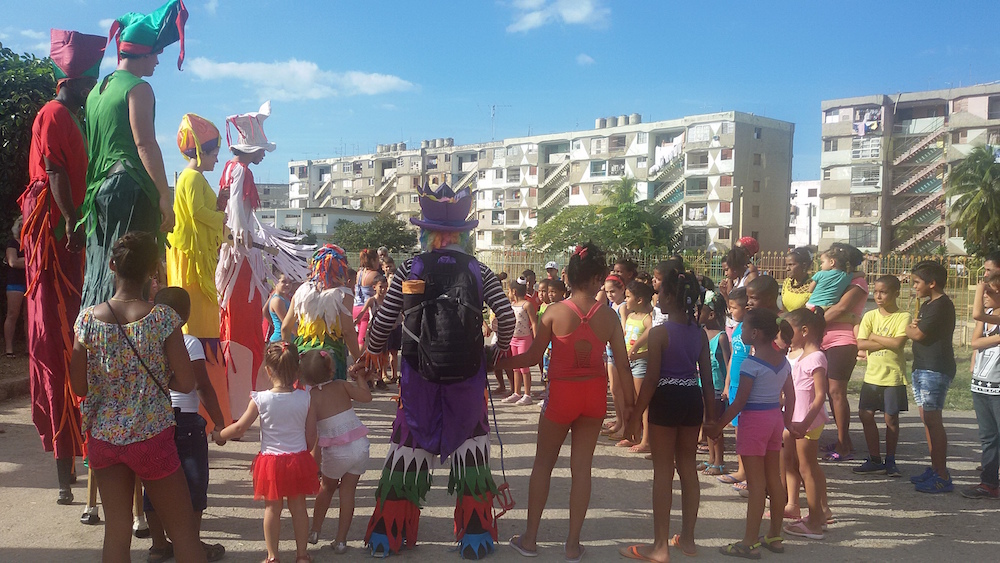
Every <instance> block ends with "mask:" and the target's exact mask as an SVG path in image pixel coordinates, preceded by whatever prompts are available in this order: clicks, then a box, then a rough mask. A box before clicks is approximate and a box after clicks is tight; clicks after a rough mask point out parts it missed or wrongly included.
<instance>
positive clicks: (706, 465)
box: [694, 461, 713, 471]
mask: <svg viewBox="0 0 1000 563" xmlns="http://www.w3.org/2000/svg"><path fill="white" fill-rule="evenodd" d="M709 467H713V466H712V464H711V463H708V462H705V461H702V462H700V463H698V465H696V466H694V468H695V469H697V470H698V471H705V470H706V469H708V468H709Z"/></svg>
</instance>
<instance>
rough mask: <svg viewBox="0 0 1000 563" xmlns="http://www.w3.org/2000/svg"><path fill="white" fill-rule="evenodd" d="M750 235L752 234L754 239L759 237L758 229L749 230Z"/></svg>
mask: <svg viewBox="0 0 1000 563" xmlns="http://www.w3.org/2000/svg"><path fill="white" fill-rule="evenodd" d="M750 236H752V237H753V238H755V239H759V238H760V231H750Z"/></svg>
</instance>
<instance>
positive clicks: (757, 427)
mask: <svg viewBox="0 0 1000 563" xmlns="http://www.w3.org/2000/svg"><path fill="white" fill-rule="evenodd" d="M779 327H780V332H781V333H782V340H784V341H785V342H790V341H791V338H792V327H791V326H790V325H789V324H788V323H787V322H785V321H781V320H779V318H778V315H777V313H775V312H773V311H770V310H767V309H751V310H749V311H747V314H746V316H745V317H744V318H743V332H742V338H743V342H744V343H745V344H746V345H748V346H752V347H753V354H752V355H751V356H749V357H748V358H747V359H746V360H744V361H743V364H742V365H741V366H740V385H739V388H738V390H737V392H736V396H735V397H734V398H733V402H732V404H730V405H729V408H727V409H726V412H725V413H723V414H722V417H721V418H720V419H719V420H718V421H716V422H715V423H714V424H712V425H710V426H707V427H706V433H707V434H708V435H709V436H713V437H718V436H719V435H720V434H722V429H723V428H724V427H725V426H726V424H729V422H730V421H732V420H733V418H734V417H735V416H736V415H737V414H739V415H740V431H739V433H738V434H737V435H736V453H737V454H738V455H739V456H740V459H741V460H742V461H743V467H744V468H745V469H746V473H747V488H748V490H749V491H750V499H749V503H748V504H747V521H746V530H745V532H744V535H743V539H742V540H741V541H738V542H736V543H731V544H729V545H727V546H725V547H722V548H720V551H721V552H722V554H723V555H732V556H736V557H744V558H750V559H759V558H760V554H759V553H758V551H757V546H758V544H759V545H761V546H763V547H764V548H766V549H768V550H770V551H773V552H776V553H782V552H784V550H785V548H784V546H783V545H782V543H781V540H782V538H781V520H782V519H781V516H780V515H781V514H782V512H783V510H784V507H785V500H786V499H785V488H784V486H782V484H781V435H782V432H784V429H785V428H787V427H789V426H790V425H791V421H792V413H793V412H794V411H795V388H794V386H793V385H792V379H791V368H790V367H789V365H788V361H787V360H786V359H785V357H784V355H782V353H781V352H780V351H778V350H776V349H775V348H774V346H772V343H773V342H774V339H775V337H777V336H778V332H779ZM782 394H784V405H785V410H784V413H782V410H781V397H782ZM768 493H770V495H771V514H772V517H771V524H770V528H769V531H768V533H767V534H765V535H763V536H760V535H759V534H760V523H761V519H762V518H763V516H764V503H765V500H766V497H767V494H768Z"/></svg>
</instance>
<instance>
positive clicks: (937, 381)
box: [912, 369, 954, 411]
mask: <svg viewBox="0 0 1000 563" xmlns="http://www.w3.org/2000/svg"><path fill="white" fill-rule="evenodd" d="M912 377H913V401H914V402H915V403H917V406H918V407H920V408H922V409H924V410H925V411H939V410H942V409H944V398H945V396H946V395H947V394H948V387H950V386H951V382H952V380H954V378H953V377H948V376H947V375H945V374H943V373H941V372H939V371H930V370H926V369H915V370H913V376H912Z"/></svg>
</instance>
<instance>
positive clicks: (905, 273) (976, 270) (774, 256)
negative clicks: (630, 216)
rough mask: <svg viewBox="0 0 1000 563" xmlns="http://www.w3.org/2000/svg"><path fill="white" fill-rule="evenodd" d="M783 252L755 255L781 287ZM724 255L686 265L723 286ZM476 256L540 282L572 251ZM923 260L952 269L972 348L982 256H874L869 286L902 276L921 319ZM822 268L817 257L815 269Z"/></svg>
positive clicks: (647, 258) (649, 265)
mask: <svg viewBox="0 0 1000 563" xmlns="http://www.w3.org/2000/svg"><path fill="white" fill-rule="evenodd" d="M785 255H786V254H785V253H784V252H763V253H760V254H758V255H757V256H756V257H754V264H756V265H757V269H758V271H759V272H760V273H762V274H767V275H770V276H772V277H774V279H776V280H777V281H778V282H779V283H781V282H783V281H784V279H785V277H787V270H786V267H785ZM724 256H725V255H724V254H719V253H705V252H685V253H684V263H685V265H686V266H687V267H688V268H689V269H691V270H694V271H695V272H696V273H698V274H702V275H706V276H708V277H709V278H711V279H712V281H715V282H718V281H719V280H721V279H722V277H723V273H722V259H723V258H724ZM476 257H477V258H478V259H479V260H480V261H481V262H483V263H485V264H486V265H488V266H489V267H490V268H491V269H492V270H493V271H494V272H497V273H500V272H507V274H508V275H510V276H511V277H512V278H516V277H517V276H519V275H520V274H521V272H523V271H524V270H528V269H530V270H534V271H535V272H536V273H538V274H539V276H538V277H539V278H542V277H544V274H543V272H544V269H543V267H544V265H545V263H546V262H548V261H550V260H553V261H555V262H556V263H557V264H559V267H560V268H562V267H564V266H565V265H566V264H567V262H568V260H569V254H568V253H567V252H535V251H529V250H515V249H502V250H482V251H478V252H477V253H476ZM669 257H670V256H669V255H667V254H662V253H649V252H642V251H634V252H628V253H619V254H611V255H609V264H610V263H613V262H614V261H615V260H617V259H619V258H628V259H630V260H632V261H634V262H635V263H636V264H638V266H639V270H640V271H646V272H652V271H653V268H654V267H655V266H656V264H657V263H658V262H660V261H662V260H666V259H667V258H669ZM923 260H934V261H937V262H940V263H942V264H944V265H945V266H947V268H948V284H947V291H946V292H947V294H948V295H949V297H951V300H952V301H953V302H954V303H955V312H956V317H957V319H958V322H957V326H956V327H955V344H956V345H960V346H968V345H969V343H970V342H971V339H972V331H973V329H974V328H975V322H974V321H973V320H972V301H973V298H974V297H975V293H976V283H977V282H978V281H979V280H980V279H982V275H983V261H982V259H981V258H977V257H973V256H941V255H934V256H917V255H909V254H888V255H881V254H869V255H867V256H865V263H864V265H863V266H862V267H861V269H862V270H863V271H864V272H865V277H866V278H867V280H868V284H869V286H874V285H875V280H876V279H878V278H879V277H881V276H884V275H893V276H896V277H897V278H899V281H900V282H901V284H902V291H901V292H900V296H899V306H900V308H901V309H903V310H906V311H910V312H911V313H913V314H914V315H916V313H917V310H918V306H919V300H918V299H917V298H916V295H915V294H914V293H913V287H912V285H911V282H910V273H911V272H912V271H913V267H914V266H915V265H916V264H917V263H918V262H921V261H923ZM818 267H819V261H818V257H817V261H816V263H815V264H814V265H813V269H812V271H816V269H818ZM874 306H875V305H874V303H872V302H869V305H868V308H874Z"/></svg>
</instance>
